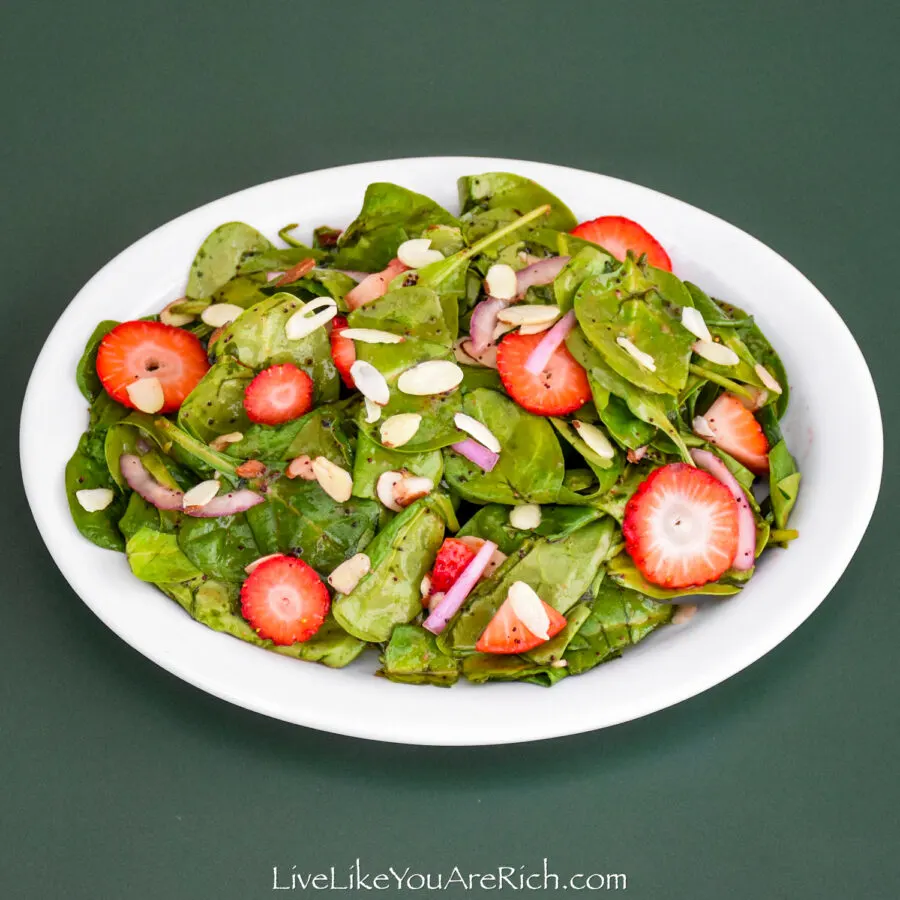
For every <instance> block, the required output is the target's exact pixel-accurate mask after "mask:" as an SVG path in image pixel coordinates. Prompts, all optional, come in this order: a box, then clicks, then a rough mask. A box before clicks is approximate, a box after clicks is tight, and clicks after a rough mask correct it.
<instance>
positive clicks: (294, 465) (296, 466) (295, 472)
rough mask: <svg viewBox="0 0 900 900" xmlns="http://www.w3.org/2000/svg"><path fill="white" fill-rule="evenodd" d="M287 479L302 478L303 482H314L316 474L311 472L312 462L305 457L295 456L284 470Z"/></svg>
mask: <svg viewBox="0 0 900 900" xmlns="http://www.w3.org/2000/svg"><path fill="white" fill-rule="evenodd" d="M284 474H285V475H287V477H288V478H302V479H303V480H304V481H315V480H316V473H315V471H314V470H313V461H312V460H311V459H310V458H309V457H308V456H306V455H305V454H304V455H303V456H296V457H294V459H292V460H291V461H290V462H289V463H288V466H287V468H286V469H285V470H284Z"/></svg>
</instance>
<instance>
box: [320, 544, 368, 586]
mask: <svg viewBox="0 0 900 900" xmlns="http://www.w3.org/2000/svg"><path fill="white" fill-rule="evenodd" d="M371 568H372V560H370V559H369V557H368V556H366V554H365V553H357V554H356V555H355V556H351V557H350V559H345V560H344V561H343V562H342V563H341V564H340V565H339V566H338V567H337V568H336V569H335V570H334V571H333V572H332V573H331V574H330V575H329V576H328V583H329V584H330V585H331V586H332V587H333V588H334V589H335V590H336V591H337V592H338V593H339V594H349V593H350V592H351V591H352V590H353V589H354V588H355V587H356V586H357V585H358V584H359V583H360V581H362V579H363V577H364V576H365V575H368V574H369V571H370V570H371Z"/></svg>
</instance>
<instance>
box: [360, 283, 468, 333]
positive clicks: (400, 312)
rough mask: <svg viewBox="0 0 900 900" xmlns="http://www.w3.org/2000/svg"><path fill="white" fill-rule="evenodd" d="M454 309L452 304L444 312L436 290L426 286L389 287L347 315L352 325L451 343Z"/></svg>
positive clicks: (454, 323) (455, 331)
mask: <svg viewBox="0 0 900 900" xmlns="http://www.w3.org/2000/svg"><path fill="white" fill-rule="evenodd" d="M455 313H456V307H455V305H454V307H453V310H452V311H451V313H450V315H447V313H446V311H445V308H444V305H443V304H442V303H441V298H440V296H439V295H438V294H437V292H436V291H433V290H431V289H430V288H427V287H407V288H400V289H399V290H392V291H388V293H386V294H385V295H384V296H383V297H379V298H378V299H377V300H373V301H372V302H371V303H367V304H366V305H365V306H361V307H360V308H359V309H356V310H354V311H353V312H351V313H350V315H349V316H347V323H348V324H349V326H350V327H351V328H376V329H379V330H381V331H389V332H391V333H392V334H400V335H403V336H405V337H414V338H419V339H420V340H424V341H431V342H432V343H436V344H441V345H443V346H445V347H451V346H453V342H454V341H455V340H456V335H457V330H458V327H459V323H458V317H457V315H456V314H455ZM385 346H388V347H397V346H398V345H397V344H388V345H385Z"/></svg>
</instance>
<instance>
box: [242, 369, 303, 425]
mask: <svg viewBox="0 0 900 900" xmlns="http://www.w3.org/2000/svg"><path fill="white" fill-rule="evenodd" d="M312 399H313V380H312V378H310V377H309V375H307V374H306V372H304V371H302V370H301V369H298V368H297V367H296V366H295V365H293V364H291V363H282V364H281V365H278V366H269V368H268V369H263V371H262V372H260V373H259V375H257V376H256V378H254V379H253V381H251V382H250V384H248V385H247V387H246V389H245V391H244V409H245V410H247V418H249V419H250V421H251V422H259V423H260V424H261V425H282V424H283V423H284V422H290V421H291V420H292V419H298V418H300V416H302V415H304V414H305V413H308V412H309V411H310V410H311V409H312Z"/></svg>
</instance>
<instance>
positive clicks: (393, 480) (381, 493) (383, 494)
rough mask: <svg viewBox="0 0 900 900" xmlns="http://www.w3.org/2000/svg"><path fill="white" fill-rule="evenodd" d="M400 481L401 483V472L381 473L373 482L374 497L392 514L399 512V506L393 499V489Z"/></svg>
mask: <svg viewBox="0 0 900 900" xmlns="http://www.w3.org/2000/svg"><path fill="white" fill-rule="evenodd" d="M401 481H403V473H402V472H382V473H381V475H379V476H378V481H377V482H375V496H376V497H378V499H379V500H380V501H381V502H382V504H383V505H384V506H386V507H387V508H388V509H390V510H393V511H394V512H400V506H399V505H398V503H397V501H396V500H395V499H394V487H395V486H396V485H397V484H398V483H399V482H401Z"/></svg>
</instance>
